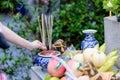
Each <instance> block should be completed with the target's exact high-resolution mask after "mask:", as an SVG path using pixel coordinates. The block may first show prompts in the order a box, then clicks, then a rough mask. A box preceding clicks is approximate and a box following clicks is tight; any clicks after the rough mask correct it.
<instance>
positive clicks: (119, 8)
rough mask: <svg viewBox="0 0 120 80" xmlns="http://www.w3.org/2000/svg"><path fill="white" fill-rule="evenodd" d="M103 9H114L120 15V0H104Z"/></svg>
mask: <svg viewBox="0 0 120 80" xmlns="http://www.w3.org/2000/svg"><path fill="white" fill-rule="evenodd" d="M103 9H106V10H107V11H112V12H113V13H114V14H115V15H120V0H104V1H103Z"/></svg>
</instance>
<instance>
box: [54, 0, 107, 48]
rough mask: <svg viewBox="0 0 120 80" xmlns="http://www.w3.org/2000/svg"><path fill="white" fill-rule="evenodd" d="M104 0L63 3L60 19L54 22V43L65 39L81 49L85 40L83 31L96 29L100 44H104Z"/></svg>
mask: <svg viewBox="0 0 120 80" xmlns="http://www.w3.org/2000/svg"><path fill="white" fill-rule="evenodd" d="M102 2H103V1H102V0H77V1H74V0H70V1H65V0H64V1H63V2H62V1H61V5H60V12H59V18H58V19H57V20H55V21H54V30H53V41H55V40H56V39H59V38H61V39H63V40H65V42H66V43H67V44H68V45H70V44H74V45H75V46H76V48H78V49H80V44H81V41H82V40H83V39H84V34H83V33H82V30H84V29H96V30H97V31H98V32H97V33H96V34H95V37H96V39H97V40H98V41H99V43H100V44H102V43H103V42H104V26H103V18H104V16H106V15H105V14H106V12H105V10H103V8H102V7H101V6H102Z"/></svg>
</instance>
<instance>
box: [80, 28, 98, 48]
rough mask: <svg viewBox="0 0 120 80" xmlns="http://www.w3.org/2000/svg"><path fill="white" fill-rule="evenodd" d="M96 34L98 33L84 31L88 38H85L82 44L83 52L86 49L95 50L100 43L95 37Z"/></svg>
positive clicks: (89, 30) (91, 30) (90, 30)
mask: <svg viewBox="0 0 120 80" xmlns="http://www.w3.org/2000/svg"><path fill="white" fill-rule="evenodd" d="M96 32H97V31H96V30H93V29H88V30H84V31H83V33H85V35H86V36H85V39H84V40H83V41H82V43H81V49H82V50H84V49H86V48H94V46H95V45H97V44H98V43H99V42H98V41H97V40H96V39H95V37H94V34H95V33H96Z"/></svg>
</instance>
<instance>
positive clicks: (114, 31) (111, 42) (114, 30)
mask: <svg viewBox="0 0 120 80" xmlns="http://www.w3.org/2000/svg"><path fill="white" fill-rule="evenodd" d="M104 35H105V43H106V44H107V51H106V53H109V52H111V51H112V50H113V49H118V50H119V54H120V22H117V18H116V17H115V16H112V17H105V18H104ZM119 63H120V60H118V62H117V64H118V65H117V67H119V68H120V65H119Z"/></svg>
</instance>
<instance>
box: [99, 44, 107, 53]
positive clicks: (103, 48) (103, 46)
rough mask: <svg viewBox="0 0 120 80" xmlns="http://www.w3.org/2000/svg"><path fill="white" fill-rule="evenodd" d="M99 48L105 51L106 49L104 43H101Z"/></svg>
mask: <svg viewBox="0 0 120 80" xmlns="http://www.w3.org/2000/svg"><path fill="white" fill-rule="evenodd" d="M99 50H100V51H101V52H103V53H105V51H106V43H103V44H102V45H101V46H100V48H99Z"/></svg>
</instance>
